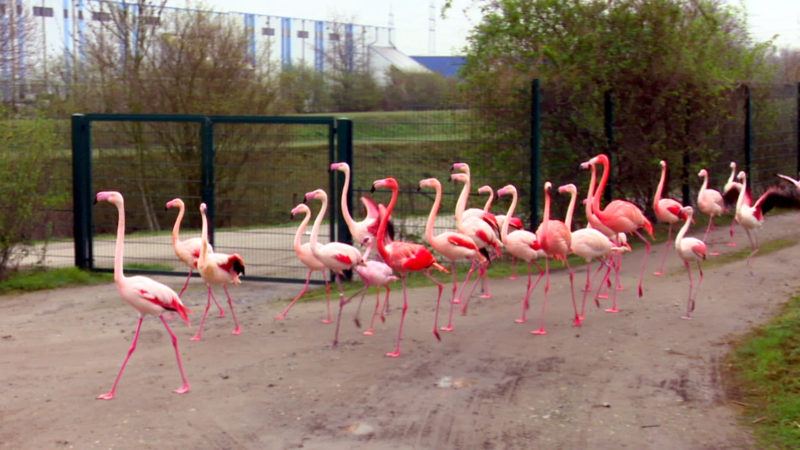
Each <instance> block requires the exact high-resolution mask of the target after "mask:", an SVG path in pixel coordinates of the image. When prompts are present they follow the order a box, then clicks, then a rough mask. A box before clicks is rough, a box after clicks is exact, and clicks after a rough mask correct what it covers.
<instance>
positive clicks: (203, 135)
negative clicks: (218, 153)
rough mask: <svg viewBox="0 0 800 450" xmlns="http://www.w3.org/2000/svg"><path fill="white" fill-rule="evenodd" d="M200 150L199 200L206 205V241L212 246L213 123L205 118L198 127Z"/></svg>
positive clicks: (213, 205) (213, 207)
mask: <svg viewBox="0 0 800 450" xmlns="http://www.w3.org/2000/svg"><path fill="white" fill-rule="evenodd" d="M200 150H201V156H200V161H201V169H200V172H201V175H200V180H201V181H200V183H201V185H202V192H201V194H200V195H201V198H202V199H203V203H205V204H206V217H207V219H208V241H209V242H210V243H211V244H212V245H213V244H214V217H215V214H216V205H215V201H214V122H213V121H212V120H211V118H209V117H206V118H205V120H203V122H202V124H201V125H200Z"/></svg>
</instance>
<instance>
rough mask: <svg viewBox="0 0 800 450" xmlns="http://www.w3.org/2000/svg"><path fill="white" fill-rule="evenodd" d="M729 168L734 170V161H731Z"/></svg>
mask: <svg viewBox="0 0 800 450" xmlns="http://www.w3.org/2000/svg"><path fill="white" fill-rule="evenodd" d="M730 166H731V169H733V170H736V161H731V164H730Z"/></svg>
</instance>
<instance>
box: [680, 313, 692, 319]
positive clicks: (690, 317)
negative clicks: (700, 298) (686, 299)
mask: <svg viewBox="0 0 800 450" xmlns="http://www.w3.org/2000/svg"><path fill="white" fill-rule="evenodd" d="M681 319H683V320H692V316H690V315H689V314H684V315H682V316H681Z"/></svg>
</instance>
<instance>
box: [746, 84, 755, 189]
mask: <svg viewBox="0 0 800 450" xmlns="http://www.w3.org/2000/svg"><path fill="white" fill-rule="evenodd" d="M744 94H745V100H744V167H745V169H744V170H745V172H746V173H747V180H748V181H749V182H750V183H751V185H752V183H753V181H752V178H750V163H751V162H752V157H753V101H752V98H751V96H750V86H747V85H745V87H744Z"/></svg>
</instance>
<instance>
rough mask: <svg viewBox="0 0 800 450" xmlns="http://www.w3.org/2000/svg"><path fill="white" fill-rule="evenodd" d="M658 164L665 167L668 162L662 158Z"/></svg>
mask: <svg viewBox="0 0 800 450" xmlns="http://www.w3.org/2000/svg"><path fill="white" fill-rule="evenodd" d="M658 165H659V166H661V168H662V169H664V168H666V167H667V162H666V161H664V160H663V159H662V160H661V161H659V162H658Z"/></svg>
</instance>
